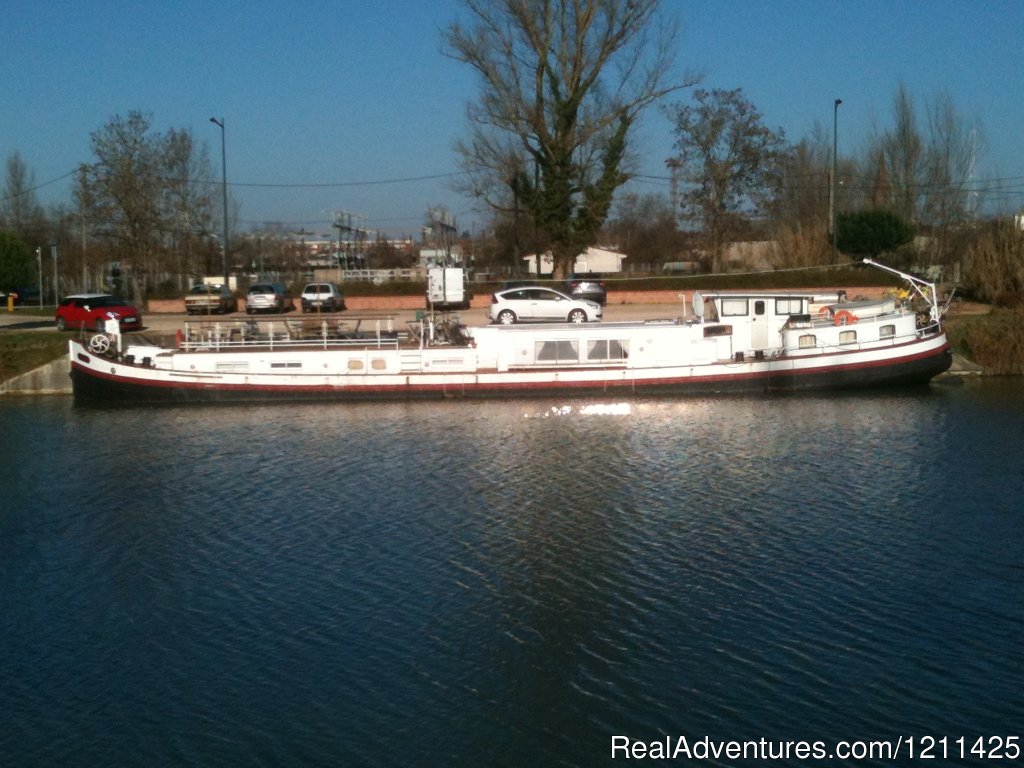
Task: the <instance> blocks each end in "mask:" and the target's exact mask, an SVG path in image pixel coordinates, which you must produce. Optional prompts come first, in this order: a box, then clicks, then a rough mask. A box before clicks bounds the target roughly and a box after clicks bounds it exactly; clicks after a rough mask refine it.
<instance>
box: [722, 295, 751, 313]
mask: <svg viewBox="0 0 1024 768" xmlns="http://www.w3.org/2000/svg"><path fill="white" fill-rule="evenodd" d="M749 312H750V308H749V301H748V300H747V299H722V317H741V316H742V317H746V316H747V314H749Z"/></svg>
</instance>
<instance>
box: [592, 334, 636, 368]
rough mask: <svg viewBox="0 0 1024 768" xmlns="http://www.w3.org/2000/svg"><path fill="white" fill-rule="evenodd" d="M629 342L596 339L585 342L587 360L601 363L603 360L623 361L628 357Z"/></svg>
mask: <svg viewBox="0 0 1024 768" xmlns="http://www.w3.org/2000/svg"><path fill="white" fill-rule="evenodd" d="M628 349H629V342H628V341H626V340H622V341H619V340H617V339H598V340H596V341H588V342H587V360H588V361H590V362H592V363H593V362H601V361H603V360H625V359H626V358H627V357H629V352H628Z"/></svg>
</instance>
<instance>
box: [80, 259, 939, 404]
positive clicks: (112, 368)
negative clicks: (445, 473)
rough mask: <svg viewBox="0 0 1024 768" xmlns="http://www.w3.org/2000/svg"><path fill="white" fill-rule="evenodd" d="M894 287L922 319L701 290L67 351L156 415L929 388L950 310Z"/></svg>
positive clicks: (925, 293)
mask: <svg viewBox="0 0 1024 768" xmlns="http://www.w3.org/2000/svg"><path fill="white" fill-rule="evenodd" d="M879 266H880V265H879ZM882 268H883V269H887V270H888V269H889V268H888V267H882ZM889 271H895V270H889ZM897 274H900V275H902V276H903V277H905V278H906V279H907V280H908V281H909V283H910V286H911V288H912V291H913V296H914V297H915V298H916V299H918V300H919V302H921V303H922V304H923V305H924V306H925V307H926V309H925V310H924V311H920V310H914V309H912V308H911V302H910V301H909V300H896V299H882V300H878V301H851V302H845V301H838V300H837V301H829V302H822V301H821V299H820V297H816V296H815V295H814V294H812V293H807V292H800V293H795V292H786V291H735V292H734V291H730V292H714V293H704V294H703V295H701V294H700V293H695V294H694V296H693V299H692V302H691V303H690V304H689V307H688V308H687V307H685V306H684V307H682V308H681V309H682V310H683V311H682V312H681V316H680V317H677V318H672V319H665V320H661V319H659V320H648V321H640V322H627V323H585V324H543V325H513V326H501V325H492V326H486V327H479V328H466V329H463V328H461V327H456V328H451V329H450V332H449V333H448V334H446V335H445V334H442V335H440V336H439V335H438V334H437V333H436V332H435V331H434V330H433V329H432V327H431V325H430V324H429V323H427V322H424V323H418V324H416V327H415V328H413V329H412V332H411V333H409V334H408V335H406V334H405V333H399V332H397V331H395V330H394V329H393V328H390V327H387V326H385V327H381V324H380V323H377V324H375V326H374V327H372V328H371V329H370V330H369V331H367V330H366V329H365V328H362V329H358V330H355V329H353V327H352V323H351V321H349V320H345V321H338V320H336V319H334V318H331V319H328V318H326V317H325V318H324V319H321V320H319V321H314V323H313V325H312V327H311V326H310V324H309V322H308V321H305V322H303V321H291V322H289V321H280V320H279V321H277V322H276V323H263V324H257V323H255V321H251V320H250V321H241V322H239V323H236V324H231V323H227V322H225V323H218V324H215V325H213V326H205V327H204V329H203V330H202V331H201V332H196V331H194V330H192V329H189V332H187V333H182V334H179V338H178V339H177V341H176V343H175V344H174V345H173V346H171V345H168V346H160V345H153V344H138V343H129V344H127V345H124V340H125V337H121V336H120V335H119V334H118V333H116V322H115V323H111V324H110V325H111V326H112V327H111V328H110V333H108V334H99V335H97V336H94V337H93V338H92V339H91V340H90V341H89V342H88V343H86V342H85V341H84V340H72V341H70V342H69V346H70V360H71V377H72V382H73V387H74V392H75V396H76V399H81V400H89V401H106V402H152V403H157V402H168V403H209V402H215V403H229V402H260V401H266V402H269V401H312V400H396V399H429V398H494V397H510V396H545V395H558V396H612V397H631V396H650V395H675V394H708V393H719V392H741V393H742V392H746V393H755V392H773V391H800V390H823V389H850V388H861V387H881V386H901V385H912V384H924V383H927V382H928V381H930V380H931V379H932V378H933V377H935V376H936V375H938V374H939V373H942V372H943V371H945V370H946V369H948V368H949V365H950V362H951V353H950V349H949V344H948V341H947V339H946V335H945V332H944V331H943V328H942V321H941V310H940V307H939V305H938V302H937V300H936V297H935V289H934V286H933V285H931V284H929V283H925V282H924V281H921V280H919V279H917V278H915V277H913V276H910V275H905V274H904V273H897ZM300 326H303V327H300ZM122 346H123V348H122Z"/></svg>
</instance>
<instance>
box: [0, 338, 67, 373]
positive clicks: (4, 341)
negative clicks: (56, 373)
mask: <svg viewBox="0 0 1024 768" xmlns="http://www.w3.org/2000/svg"><path fill="white" fill-rule="evenodd" d="M67 351H68V335H67V334H66V333H60V332H59V331H55V330H54V331H10V330H3V331H0V381H6V380H8V379H12V378H14V377H15V376H17V375H19V374H22V373H26V372H28V371H31V370H32V369H33V368H38V367H39V366H40V365H45V364H46V363H49V362H51V361H53V360H56V359H57V358H58V357H60V356H61V355H63V354H65V353H67Z"/></svg>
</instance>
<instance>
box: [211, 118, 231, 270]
mask: <svg viewBox="0 0 1024 768" xmlns="http://www.w3.org/2000/svg"><path fill="white" fill-rule="evenodd" d="M210 122H211V123H213V124H214V125H216V126H219V127H220V180H221V183H220V186H221V192H222V193H223V196H224V240H223V241H222V242H221V259H222V261H223V267H224V285H225V286H226V287H228V288H230V287H231V285H230V282H229V280H228V157H227V152H226V151H225V140H224V118H223V117H222V118H221V119H220V120H218V119H217V118H216V117H211V118H210Z"/></svg>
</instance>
